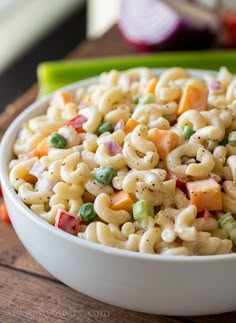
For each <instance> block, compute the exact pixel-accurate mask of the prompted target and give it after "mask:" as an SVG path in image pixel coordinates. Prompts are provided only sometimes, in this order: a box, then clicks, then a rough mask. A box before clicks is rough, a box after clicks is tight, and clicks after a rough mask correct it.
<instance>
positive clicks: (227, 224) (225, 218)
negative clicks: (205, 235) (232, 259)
mask: <svg viewBox="0 0 236 323" xmlns="http://www.w3.org/2000/svg"><path fill="white" fill-rule="evenodd" d="M218 222H219V224H220V226H221V227H222V228H223V229H225V231H226V232H227V234H228V236H229V238H230V239H231V240H232V242H233V243H234V245H236V221H235V219H234V217H233V216H232V214H231V213H230V212H228V213H225V214H224V215H222V216H221V217H220V218H219V219H218Z"/></svg>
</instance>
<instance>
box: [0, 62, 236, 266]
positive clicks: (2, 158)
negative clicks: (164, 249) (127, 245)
mask: <svg viewBox="0 0 236 323" xmlns="http://www.w3.org/2000/svg"><path fill="white" fill-rule="evenodd" d="M166 69H168V68H152V69H151V70H152V71H153V72H154V73H157V74H158V73H160V72H163V71H164V70H166ZM187 70H188V71H189V72H190V73H192V74H193V75H196V76H202V74H203V73H208V74H209V73H210V74H212V75H214V74H216V71H212V70H204V69H187ZM97 80H98V76H95V77H90V78H87V79H85V80H81V81H78V82H74V83H71V84H69V85H67V86H64V87H62V88H60V90H61V89H62V90H68V91H75V90H77V89H78V88H80V87H82V86H88V85H91V84H92V83H93V82H94V81H97ZM56 91H57V90H56ZM56 91H54V92H52V93H50V94H49V95H47V96H45V97H44V98H41V99H39V100H36V101H35V102H33V103H32V104H30V105H29V106H28V107H27V108H26V109H25V110H24V111H23V112H21V113H20V114H19V115H18V116H17V117H16V118H15V119H14V121H13V122H12V123H11V124H10V126H9V127H8V129H7V130H6V131H5V133H4V135H3V137H2V140H1V143H0V182H1V185H2V188H3V194H4V195H5V194H6V195H7V196H8V198H9V200H10V201H11V202H12V204H14V206H15V207H16V208H18V209H19V210H20V213H22V214H24V215H25V216H26V217H27V218H28V220H29V221H32V222H34V224H35V225H39V226H40V227H41V228H42V229H45V230H47V231H49V232H50V233H51V234H55V235H56V236H58V237H60V238H62V239H64V240H68V241H70V242H71V243H76V244H78V245H81V246H83V247H87V248H88V249H92V250H93V251H95V250H96V251H97V252H101V253H106V254H109V255H113V256H119V257H124V258H130V259H138V261H147V260H148V261H149V262H150V261H152V262H159V261H161V262H165V263H196V262H197V263H199V262H200V263H201V262H203V263H205V262H209V261H211V262H212V261H213V262H218V261H220V262H221V261H222V260H228V261H229V260H231V261H234V260H235V259H236V253H229V254H221V255H206V256H203V255H198V256H197V255H194V256H183V255H178V256H177V255H176V256H174V255H160V254H147V253H140V252H133V251H129V250H125V249H118V248H114V247H109V246H105V245H102V244H99V243H95V242H91V241H88V240H84V239H82V238H79V237H77V236H73V235H71V234H68V233H67V232H65V231H63V230H60V229H58V228H56V227H55V226H53V225H51V224H49V223H48V222H47V221H45V220H43V219H42V218H40V217H39V216H38V215H37V214H35V213H34V212H33V211H31V210H30V209H29V208H28V207H27V206H26V205H25V204H24V203H23V201H22V200H21V199H20V198H19V196H18V194H17V193H16V192H15V190H14V189H13V187H12V186H11V185H10V181H9V177H8V160H7V158H6V156H8V155H10V154H11V149H12V145H9V142H10V141H11V139H12V140H13V138H14V140H15V137H16V135H17V133H18V131H19V130H20V129H21V126H22V124H23V121H26V120H28V119H29V118H30V116H29V115H30V114H31V113H32V114H33V116H37V115H40V113H37V111H36V110H37V109H38V108H39V107H43V111H44V110H45V111H46V108H47V106H48V105H47V104H48V102H49V100H50V99H51V97H52V96H53V94H54V93H55V92H56ZM41 114H42V113H41ZM14 140H13V141H12V142H14ZM6 151H8V152H9V154H8V153H7V154H6V153H5V152H6ZM22 214H21V216H22ZM13 226H14V223H13Z"/></svg>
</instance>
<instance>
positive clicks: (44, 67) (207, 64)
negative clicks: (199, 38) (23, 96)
mask: <svg viewBox="0 0 236 323" xmlns="http://www.w3.org/2000/svg"><path fill="white" fill-rule="evenodd" d="M135 66H147V67H171V66H182V67H184V68H199V69H209V70H218V69H219V68H220V67H221V66H226V67H228V68H229V69H230V71H231V72H233V73H236V50H229V51H223V50H214V51H213V50H208V51H191V52H165V53H164V52H162V53H158V54H136V55H128V56H117V57H116V56H114V57H103V58H95V59H76V60H68V61H64V60H62V61H48V62H42V63H41V64H39V65H38V69H37V75H38V81H39V85H40V87H43V88H44V94H45V93H46V92H50V91H51V90H55V89H57V88H59V87H61V86H64V85H67V84H70V83H73V82H75V81H79V80H81V79H85V78H88V77H91V76H95V75H98V74H100V73H102V72H104V71H109V70H111V69H117V70H125V69H128V68H131V67H135ZM45 89H48V90H47V91H45Z"/></svg>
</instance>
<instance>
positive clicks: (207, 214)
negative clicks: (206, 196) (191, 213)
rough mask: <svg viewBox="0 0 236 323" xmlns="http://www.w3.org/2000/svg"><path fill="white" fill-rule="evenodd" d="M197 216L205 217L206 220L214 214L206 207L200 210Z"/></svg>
mask: <svg viewBox="0 0 236 323" xmlns="http://www.w3.org/2000/svg"><path fill="white" fill-rule="evenodd" d="M197 217H198V218H204V219H205V220H206V219H207V218H214V215H213V214H212V213H211V212H209V211H208V210H207V209H204V210H203V211H201V212H198V214H197Z"/></svg>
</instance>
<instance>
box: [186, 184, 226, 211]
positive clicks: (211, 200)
mask: <svg viewBox="0 0 236 323" xmlns="http://www.w3.org/2000/svg"><path fill="white" fill-rule="evenodd" d="M186 186H187V191H188V196H189V198H190V201H191V203H192V204H193V205H196V207H197V210H198V212H199V211H203V210H205V209H207V210H208V211H217V210H222V208H223V205H222V195H221V189H220V185H219V184H218V183H217V182H216V181H215V180H214V179H212V178H210V179H206V180H200V181H194V182H188V183H186Z"/></svg>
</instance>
